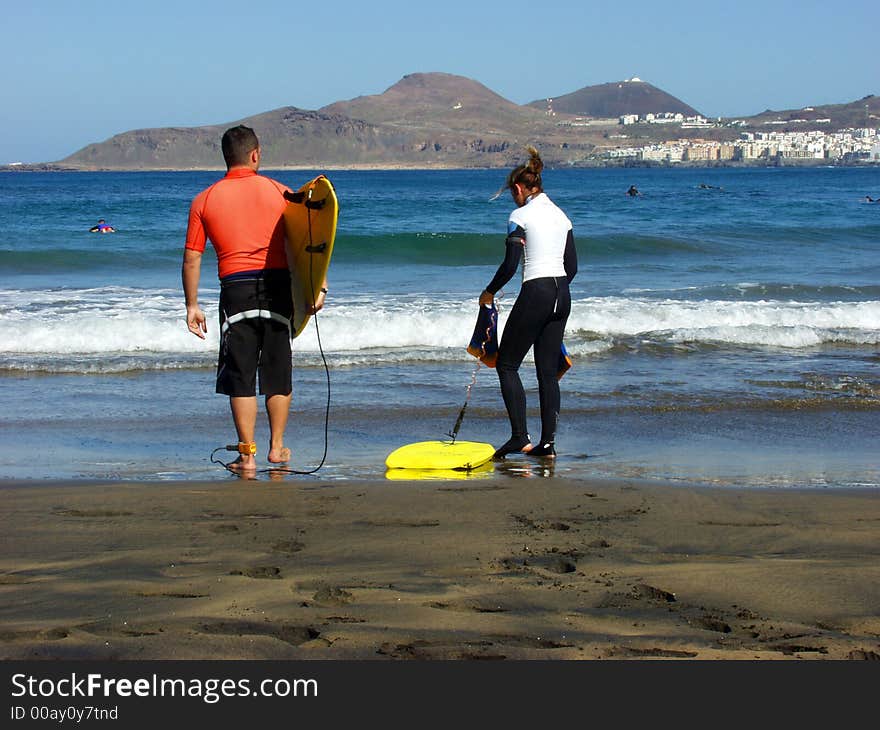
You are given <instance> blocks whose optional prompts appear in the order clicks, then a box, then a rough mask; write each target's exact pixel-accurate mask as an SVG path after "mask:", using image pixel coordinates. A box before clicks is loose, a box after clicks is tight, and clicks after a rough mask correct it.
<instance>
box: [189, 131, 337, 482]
mask: <svg viewBox="0 0 880 730" xmlns="http://www.w3.org/2000/svg"><path fill="white" fill-rule="evenodd" d="M221 148H222V150H223V158H224V159H225V161H226V168H227V172H226V176H225V177H224V178H223V179H221V180H219V181H218V182H216V183H214V184H213V185H211V186H210V187H209V188H207V189H206V190H203V191H202V192H201V193H199V194H198V195H197V196H196V197H195V198H194V199H193V201H192V205H191V206H190V211H189V225H188V227H187V231H186V246H185V249H184V254H183V268H182V278H183V291H184V296H185V298H186V324H187V327H188V328H189V331H190V332H192V333H193V334H194V335H196V336H198V337H201V338H202V339H204V338H205V333H206V332H207V324H206V320H205V313H204V312H203V311H202V309H201V308H200V307H199V303H198V293H199V277H200V274H201V265H202V253H203V251H204V250H205V244H206V242H207V240H208V239H210V241H211V245H212V246H213V247H214V250H215V251H216V252H217V267H218V273H219V277H220V355H219V359H218V363H217V386H216V392H218V393H222V394H224V395H227V396H229V403H230V408H231V410H232V420H233V422H234V424H235V430H236V432H237V434H238V451H239V457H238V458H237V459H236V460H235V461H234V462H232V464H231V465H230V466H231V468H233V469H235V470H236V471H239V472H242V473H253V472H254V471H256V450H257V449H256V443H254V434H255V429H256V422H257V410H258V406H257V392H256V382H257V373H259V381H260V394H262V395H264V396H265V399H266V402H265V407H266V414H267V417H268V419H269V454H268V457H267V458H268V460H269V462H270V463H272V464H282V463H285V462H287V461H289V460H290V449H289V448H287V447H286V446H285V445H284V431H285V429H286V427H287V418H288V413H289V411H290V401H291V392H292V388H291V376H292V373H291V360H290V318H291V316H292V315H293V300H292V297H291V292H290V269H289V268H288V263H287V250H286V243H285V232H284V225H283V222H282V214H283V212H284V209H285V208H286V207H287V200H285V198H284V193H285V191H287V192H292V191H290V188H288V187H286V186H285V185H282V184H281V183H279V182H276V181H275V180H272V179H271V178H268V177H265V176H263V175H258V174H257V170H258V169H259V167H260V160H261V159H262V151H261V150H260V143H259V140H258V139H257V135H256V134H255V133H254V130H253V129H251V128H250V127H245V126H243V125H239V126H237V127H232V128H231V129H228V130H226V132H225V133H224V135H223V138H222V140H221ZM326 286H327V285H326V282H325V284H324V288H322V290H321V294H320V295H319V296H318V298H317V300H316V302H315V311H317V310H319V309H321V307H323V305H324V294H326Z"/></svg>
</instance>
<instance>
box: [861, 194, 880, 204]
mask: <svg viewBox="0 0 880 730" xmlns="http://www.w3.org/2000/svg"><path fill="white" fill-rule="evenodd" d="M865 202H866V203H880V198H872V197H871V196H870V195H866V196H865Z"/></svg>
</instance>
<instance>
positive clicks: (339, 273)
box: [0, 167, 880, 488]
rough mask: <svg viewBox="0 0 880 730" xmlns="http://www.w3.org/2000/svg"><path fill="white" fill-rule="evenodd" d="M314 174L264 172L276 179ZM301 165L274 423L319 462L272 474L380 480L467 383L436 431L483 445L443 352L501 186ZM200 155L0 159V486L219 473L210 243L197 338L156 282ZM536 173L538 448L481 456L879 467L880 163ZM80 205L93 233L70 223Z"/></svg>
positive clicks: (222, 413)
mask: <svg viewBox="0 0 880 730" xmlns="http://www.w3.org/2000/svg"><path fill="white" fill-rule="evenodd" d="M318 172H321V171H290V170H286V171H271V170H269V171H266V174H268V175H271V176H272V177H275V178H276V179H278V180H281V181H282V182H284V183H286V184H288V185H290V186H291V187H294V188H296V187H299V185H301V184H302V183H303V182H305V181H306V180H308V179H309V178H311V177H312V176H314V174H317V173H318ZM327 174H328V176H329V177H330V179H331V180H332V182H333V183H334V185H335V187H336V190H337V195H338V197H339V200H340V206H341V211H340V218H339V229H338V235H337V239H336V246H335V249H334V256H333V261H332V264H331V269H330V276H329V278H330V295H329V297H328V302H327V306H326V308H325V309H324V310H323V311H322V312H321V313H320V314H319V315H318V317H317V318H316V321H315V320H313V322H312V323H311V324H310V325H309V327H308V328H307V330H306V331H305V332H304V333H303V334H302V335H301V336H300V337H299V338H298V339H297V340H296V341H295V342H294V406H293V413H292V414H291V421H290V426H289V430H288V440H289V441H290V443H291V446H292V447H293V449H294V451H295V457H294V461H293V463H292V464H291V466H293V467H294V468H296V469H300V470H308V469H311V468H314V467H315V466H316V465H318V464H319V463H320V462H321V459H322V456H324V445H325V433H326V447H327V448H326V458H325V459H324V464H323V467H322V468H321V470H320V471H319V472H318V475H317V477H297V476H285V477H284V478H289V479H291V480H296V479H304V478H324V479H347V478H367V479H369V478H373V477H375V478H384V467H383V462H384V458H385V456H386V455H387V454H388V453H389V452H390V451H391V450H392V449H394V448H396V447H397V446H400V445H402V444H405V443H409V442H412V441H420V440H433V439H438V438H444V437H445V435H446V434H447V432H448V431H449V430H450V429H451V428H452V426H453V424H454V422H455V420H456V416H457V415H458V413H459V410H460V408H461V406H462V405H463V403H464V402H465V399H466V398H468V409H467V413H466V417H465V419H464V422H463V424H462V427H461V431H460V433H459V438H461V439H467V440H477V441H490V442H492V443H496V444H497V443H501V442H503V441H504V440H506V438H507V435H508V433H507V431H508V426H507V420H506V416H505V412H504V407H503V404H502V402H501V397H500V393H499V390H498V384H497V378H496V375H495V373H494V371H492V370H490V369H488V368H485V367H482V368H478V367H477V363H476V361H475V360H474V359H473V358H471V357H470V356H469V355H468V354H467V353H466V352H465V349H464V348H465V346H466V344H467V342H468V340H469V338H470V333H471V331H472V330H473V325H474V321H475V318H476V313H477V297H478V295H479V293H480V291H481V290H482V289H483V287H484V286H485V284H486V283H487V282H488V281H489V280H490V279H491V277H492V275H493V273H494V271H495V269H496V267H497V265H498V263H499V262H500V260H501V257H502V255H503V251H504V234H505V230H506V221H507V216H508V214H509V212H510V210H511V206H512V203H511V202H510V200H509V199H508V198H507V197H506V196H502V197H501V198H499V199H498V200H496V201H493V202H490V201H489V198H490V197H491V196H492V194H493V193H494V192H495V191H496V190H497V189H498V187H499V186H500V185H501V184H502V182H503V180H504V177H505V172H504V171H498V170H468V171H465V170H459V171H360V172H359V171H328V172H327ZM219 175H220V173H216V172H176V173H171V172H169V173H0V327H2V335H0V404H2V412H0V431H2V437H3V438H2V442H0V479H2V478H32V479H37V480H39V479H48V478H109V479H167V478H185V479H189V478H192V479H200V478H210V477H221V478H224V475H225V472H224V470H223V469H222V468H221V467H218V466H217V465H216V464H213V463H211V461H210V455H211V452H212V450H213V449H214V448H215V447H217V446H221V445H224V444H226V443H230V442H233V441H234V440H235V438H234V431H233V430H232V426H231V419H230V417H229V414H228V404H227V402H226V399H225V398H223V397H222V396H218V395H215V394H214V393H213V378H214V372H213V371H214V364H215V358H216V349H217V327H216V312H217V297H218V293H219V287H218V285H217V279H216V264H215V260H214V258H213V255H212V254H211V253H210V252H209V253H207V254H206V256H205V260H204V263H203V270H202V286H201V299H202V302H203V307H204V308H205V309H206V311H207V312H208V321H209V336H208V340H207V342H203V341H201V340H199V339H197V338H195V337H193V336H192V335H190V334H189V333H188V331H187V330H186V327H185V324H184V320H183V314H184V310H183V299H182V292H181V287H180V261H181V253H182V244H183V239H184V234H185V228H186V215H187V210H188V206H189V202H190V200H191V199H192V197H193V196H194V195H195V194H196V193H197V192H199V191H200V190H201V189H203V188H204V187H206V186H207V185H209V184H211V183H212V182H213V181H214V180H216V179H217V178H218V177H219ZM544 178H545V180H544V182H545V188H546V190H547V192H548V194H549V195H550V196H551V198H553V199H554V200H555V201H556V202H557V203H558V204H559V205H560V206H561V207H562V208H563V209H564V210H565V211H566V212H567V214H568V216H569V217H570V218H571V220H572V221H573V223H574V228H575V238H576V242H577V248H578V256H579V263H580V272H579V274H578V276H577V278H576V279H575V281H574V283H573V286H572V299H573V304H572V314H571V318H570V319H569V323H568V328H567V334H566V346H567V348H568V350H569V352H570V353H571V355H572V356H573V358H574V367H573V368H572V369H571V370H570V371H569V372H568V373H567V374H566V375H565V377H564V379H563V381H562V391H563V412H562V416H561V419H560V429H559V434H558V439H557V444H558V450H559V452H560V454H559V458H558V459H557V461H556V463H555V464H554V465H552V467H548V466H545V465H540V464H535V463H533V462H530V461H529V460H527V459H513V460H509V461H508V463H505V464H503V465H499V466H498V467H496V468H495V471H494V472H493V473H499V472H500V473H505V474H515V475H522V476H541V475H545V474H548V473H551V472H552V473H554V474H555V475H557V476H565V475H578V476H580V475H586V476H612V477H616V476H624V477H641V478H658V479H665V480H673V481H682V482H700V483H709V484H718V485H749V486H754V487H762V486H786V487H814V486H828V487H847V486H850V487H851V486H856V487H867V488H871V487H878V486H880V449H878V447H877V442H878V438H877V437H878V416H880V354H878V353H880V204H876V203H875V204H869V203H865V202H863V200H864V197H865V196H866V195H870V196H871V197H875V198H876V197H878V196H880V168H876V167H875V168H822V169H796V168H766V169H705V170H694V169H667V170H660V169H655V170H644V169H633V170H573V169H565V170H547V171H546V172H545V176H544ZM633 184H634V185H636V186H637V187H638V188H639V190H641V191H642V193H643V195H642V196H640V197H637V198H630V197H628V196H626V195H625V194H624V193H625V191H626V190H627V188H629V186H630V185H633ZM704 186H711V187H704ZM99 217H103V218H105V219H106V220H107V221H108V222H109V223H110V224H112V225H113V226H115V227H116V229H117V233H115V234H108V235H101V234H93V233H89V230H88V229H89V227H90V226H92V225H94V223H95V221H96V220H97V219H98V218H99ZM518 286H519V283H518V281H517V279H514V280H513V281H511V282H510V284H508V286H507V287H506V290H505V292H504V296H503V297H502V299H501V300H500V305H501V315H500V326H501V329H502V331H503V327H504V323H505V321H506V314H507V312H508V311H509V309H510V306H511V305H512V303H513V301H514V299H515V297H516V293H517V290H518ZM212 325H213V326H212ZM319 335H320V338H319ZM319 339H320V342H319ZM322 348H323V352H324V355H325V357H326V361H327V363H328V367H329V378H328V374H327V373H326V372H325V370H324V365H323V359H322V357H321V349H322ZM532 367H533V366H532V363H531V360H530V359H529V360H527V361H526V363H524V365H523V369H522V376H523V381H524V383H525V385H526V388H527V395H528V398H529V406H530V421H531V425H532V428H534V429H538V428H539V423H538V416H537V391H536V387H535V382H534V374H533V370H532ZM328 379H329V386H328ZM471 384H473V385H472V387H469V386H471ZM328 387H329V399H330V411H329V420H328V421H327V427H326V431H325V412H326V411H325V407H326V403H327V400H328ZM468 396H469V397H468ZM260 428H261V430H260V431H259V432H258V440H259V443H260V448H261V450H262V451H263V452H264V453H265V441H266V439H267V438H268V436H267V432H266V429H265V424H264V423H263V419H262V418H261V424H260ZM534 435H536V436H537V434H534ZM218 457H220V458H224V459H226V458H228V457H227V456H226V455H225V454H224V453H220V454H218ZM276 476H277V475H276ZM230 478H232V477H230ZM261 478H263V477H262V473H261ZM474 478H476V477H474ZM480 478H492V475H491V474H490V475H488V476H485V475H482V476H481V477H480Z"/></svg>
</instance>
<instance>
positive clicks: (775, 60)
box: [0, 0, 880, 164]
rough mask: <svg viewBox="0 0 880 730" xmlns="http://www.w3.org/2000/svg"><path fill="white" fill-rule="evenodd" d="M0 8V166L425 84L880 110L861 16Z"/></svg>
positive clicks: (329, 7)
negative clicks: (624, 83)
mask: <svg viewBox="0 0 880 730" xmlns="http://www.w3.org/2000/svg"><path fill="white" fill-rule="evenodd" d="M2 2H3V12H2V16H0V17H2V18H3V25H4V31H3V39H2V43H0V68H2V69H3V73H2V81H0V88H2V94H3V101H2V104H0V164H2V163H6V162H14V161H21V162H48V161H54V160H58V159H60V158H62V157H65V156H67V155H69V154H71V153H73V152H75V151H76V150H78V149H80V148H81V147H83V146H85V145H87V144H90V143H92V142H99V141H103V140H105V139H108V138H109V137H111V136H112V135H114V134H118V133H120V132H125V131H128V130H131V129H139V128H147V127H163V126H197V125H201V124H223V123H225V122H230V121H235V120H237V119H240V118H242V117H246V116H249V115H252V114H257V113H259V112H263V111H268V110H270V109H275V108H278V107H281V106H286V105H292V106H297V107H301V108H304V109H317V108H319V107H321V106H324V105H326V104H329V103H332V102H334V101H339V100H343V99H351V98H353V97H356V96H360V95H362V94H377V93H381V92H382V91H384V90H385V89H386V88H388V87H389V86H391V85H392V84H394V83H395V82H397V81H398V80H399V79H400V78H401V77H402V76H404V75H405V74H408V73H413V72H423V71H444V72H447V73H453V74H459V75H462V76H467V77H469V78H472V79H475V80H477V81H479V82H481V83H483V84H485V85H486V86H488V87H489V88H490V89H492V90H493V91H495V92H497V93H499V94H501V95H502V96H504V97H506V98H507V99H509V100H511V101H513V102H516V103H526V102H529V101H534V100H535V99H539V98H543V97H546V96H560V95H562V94H565V93H569V92H571V91H575V90H577V89H579V88H581V87H583V86H587V85H593V84H600V83H605V82H607V81H619V80H622V79H625V78H630V77H632V76H638V77H639V78H641V79H643V80H645V81H649V82H651V83H652V84H654V85H655V86H658V87H660V88H661V89H663V90H664V91H667V92H669V93H670V94H672V95H673V96H676V97H678V98H680V99H681V100H682V101H684V102H686V103H688V104H690V105H691V106H693V107H695V108H696V109H698V110H699V111H701V112H703V113H704V114H707V115H709V116H735V115H750V114H755V113H757V112H760V111H763V110H764V109H767V108H773V109H785V108H798V107H802V106H806V105H811V104H826V103H843V102H847V101H853V100H855V99H859V98H861V97H863V96H865V95H867V94H876V93H880V72H878V66H877V54H876V48H877V27H878V25H877V24H878V20H877V18H878V16H877V7H878V6H877V4H876V2H870V3H869V2H867V1H866V0H848V1H847V2H842V3H829V2H813V1H812V0H803V1H802V2H793V1H792V2H783V1H775V0H765V1H764V2H757V1H754V0H740V1H739V2H731V1H729V0H728V1H726V2H714V1H713V0H703V1H702V2H696V1H689V2H685V1H683V0H682V1H680V0H665V1H664V2H660V1H655V2H644V1H643V0H628V1H627V2H618V3H605V2H603V3H596V2H591V1H590V0H578V1H574V0H572V1H570V2H569V1H567V2H553V1H552V0H546V1H545V2H538V1H536V0H531V1H530V2H523V1H521V0H510V1H509V2H505V3H500V2H474V1H473V0H471V1H470V2H466V1H464V0H445V2H443V3H421V2H419V1H418V0H400V1H398V0H388V1H385V0H375V2H372V3H370V2H362V1H359V2H351V1H350V0H339V1H338V2H336V3H327V4H324V5H322V4H320V3H313V4H309V3H298V2H290V0H285V1H284V2H276V1H260V0H252V1H251V2H249V3H244V2H227V1H226V0H214V1H213V2H204V1H203V2H188V1H187V0H178V1H177V2H167V1H166V0H153V1H152V2H143V3H129V2H126V1H125V0H114V1H113V2H107V1H106V0H80V1H78V2H71V1H70V0H66V1H65V2H61V1H58V0H48V1H41V0H29V1H28V2H15V1H14V0H2Z"/></svg>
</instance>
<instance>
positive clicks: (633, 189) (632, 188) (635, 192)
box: [626, 185, 641, 198]
mask: <svg viewBox="0 0 880 730" xmlns="http://www.w3.org/2000/svg"><path fill="white" fill-rule="evenodd" d="M626 194H627V195H629V196H630V197H631V198H634V197H636V195H641V193H640V192H639V189H638V188H637V187H636V186H635V185H630V186H629V190H627V191H626Z"/></svg>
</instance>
